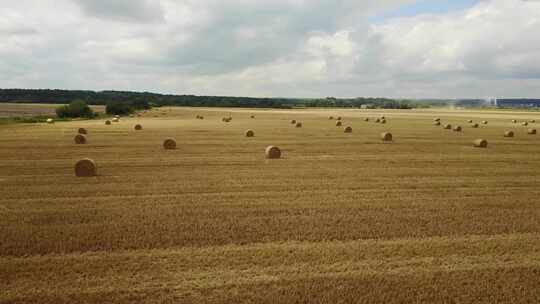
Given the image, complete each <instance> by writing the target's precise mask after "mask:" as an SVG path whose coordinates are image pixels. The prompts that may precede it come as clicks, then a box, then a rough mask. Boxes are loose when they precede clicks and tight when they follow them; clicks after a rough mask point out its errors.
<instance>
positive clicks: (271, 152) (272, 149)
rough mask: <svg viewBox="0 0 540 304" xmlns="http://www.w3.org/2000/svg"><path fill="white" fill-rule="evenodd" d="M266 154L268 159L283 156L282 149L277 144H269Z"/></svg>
mask: <svg viewBox="0 0 540 304" xmlns="http://www.w3.org/2000/svg"><path fill="white" fill-rule="evenodd" d="M265 155H266V158H268V159H278V158H281V150H280V149H279V148H278V147H276V146H268V147H267V148H266V150H265Z"/></svg>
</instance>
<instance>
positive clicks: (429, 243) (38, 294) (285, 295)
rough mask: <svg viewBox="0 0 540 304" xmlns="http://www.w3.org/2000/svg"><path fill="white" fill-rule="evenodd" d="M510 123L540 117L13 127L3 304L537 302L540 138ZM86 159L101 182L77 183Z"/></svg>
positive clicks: (356, 114)
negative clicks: (478, 143) (277, 153)
mask: <svg viewBox="0 0 540 304" xmlns="http://www.w3.org/2000/svg"><path fill="white" fill-rule="evenodd" d="M162 112H164V113H165V115H164V114H162ZM229 113H230V114H231V115H232V117H233V120H232V122H230V123H224V122H222V121H221V118H222V117H224V116H228V115H229ZM198 114H200V115H203V116H204V118H205V119H204V120H198V119H195V116H196V115H198ZM251 114H254V115H255V119H251V118H250V115H251ZM329 115H332V116H334V117H337V116H342V117H343V121H344V126H351V127H352V128H353V133H352V134H345V133H343V128H337V127H336V126H335V121H331V120H328V116H329ZM380 115H385V116H386V117H387V120H388V123H387V124H386V125H381V124H376V123H374V122H364V121H363V118H364V117H370V118H376V117H379V116H380ZM434 117H440V118H441V119H442V121H443V123H451V124H453V125H456V124H459V125H461V126H462V127H463V128H464V129H463V130H464V131H463V132H462V133H456V132H452V131H449V130H443V128H442V127H436V126H433V125H432V123H433V122H432V119H433V118H434ZM291 119H296V120H299V121H301V122H302V123H303V128H294V127H293V126H292V125H291V124H290V123H289V121H290V120H291ZM468 119H473V120H474V121H475V122H480V121H481V120H488V121H489V124H488V125H481V126H480V128H478V129H473V128H471V127H470V125H469V124H468V123H467V120H468ZM511 119H517V120H519V121H525V120H530V119H536V120H538V119H540V114H535V113H527V112H523V113H520V112H508V111H451V110H415V111H365V110H244V109H195V108H165V109H158V110H153V111H152V112H150V113H147V114H145V116H144V117H140V118H122V119H121V121H120V123H118V124H115V123H113V125H110V126H106V125H105V124H104V121H103V120H98V121H82V122H65V123H56V124H54V125H46V124H12V125H4V126H0V191H1V195H0V303H537V302H539V301H540V188H539V182H540V135H538V136H535V135H527V129H528V127H524V126H521V125H520V124H513V123H512V122H511ZM136 123H140V124H142V126H143V128H144V129H143V130H142V131H135V130H133V126H134V125H135V124H136ZM79 127H84V128H86V129H87V130H88V132H89V134H88V140H89V142H88V144H86V145H75V144H74V143H73V137H74V136H75V134H76V132H77V129H78V128H79ZM529 128H535V124H532V125H531V126H529ZM247 129H253V130H254V131H255V137H253V138H246V137H245V136H244V132H245V130H247ZM505 130H513V131H514V132H515V133H516V136H515V138H504V137H503V133H504V131H505ZM383 131H390V132H392V134H393V135H394V142H393V143H383V142H382V141H381V140H380V133H381V132H383ZM168 137H172V138H175V139H176V141H177V144H178V148H177V150H172V151H166V150H164V149H163V148H162V146H161V145H162V142H163V140H164V139H166V138H168ZM477 138H485V139H487V140H488V141H489V146H488V148H487V149H478V148H473V147H472V141H473V140H474V139H477ZM268 145H277V146H279V147H280V148H281V149H282V152H283V156H284V157H283V159H279V160H267V159H265V157H264V149H265V148H266V146H268ZM84 157H89V158H92V159H94V160H95V161H96V163H97V165H98V169H99V176H97V177H92V178H76V177H74V173H73V165H74V163H75V161H76V160H78V159H80V158H84Z"/></svg>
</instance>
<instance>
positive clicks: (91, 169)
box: [75, 158, 97, 177]
mask: <svg viewBox="0 0 540 304" xmlns="http://www.w3.org/2000/svg"><path fill="white" fill-rule="evenodd" d="M96 175H97V166H96V163H95V162H94V161H93V160H91V159H89V158H84V159H81V160H79V161H78V162H77V163H76V164H75V176H77V177H91V176H96Z"/></svg>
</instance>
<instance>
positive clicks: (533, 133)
mask: <svg viewBox="0 0 540 304" xmlns="http://www.w3.org/2000/svg"><path fill="white" fill-rule="evenodd" d="M527 134H529V135H536V129H529V130H528V131H527Z"/></svg>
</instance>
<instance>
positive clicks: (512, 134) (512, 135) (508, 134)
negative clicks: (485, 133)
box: [504, 131, 514, 137]
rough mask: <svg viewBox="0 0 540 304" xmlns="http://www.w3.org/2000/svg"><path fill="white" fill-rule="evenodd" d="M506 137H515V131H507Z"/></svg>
mask: <svg viewBox="0 0 540 304" xmlns="http://www.w3.org/2000/svg"><path fill="white" fill-rule="evenodd" d="M504 137H514V131H506V132H504Z"/></svg>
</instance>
